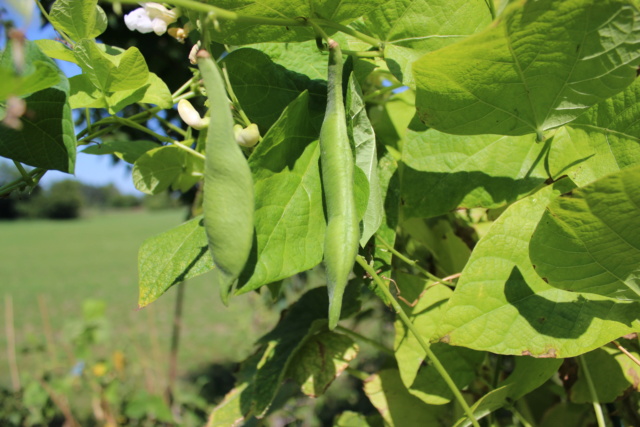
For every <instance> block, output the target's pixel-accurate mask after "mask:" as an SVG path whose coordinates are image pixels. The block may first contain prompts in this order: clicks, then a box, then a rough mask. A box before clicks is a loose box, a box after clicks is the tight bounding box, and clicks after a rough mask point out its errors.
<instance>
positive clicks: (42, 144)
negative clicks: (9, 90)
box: [0, 41, 76, 173]
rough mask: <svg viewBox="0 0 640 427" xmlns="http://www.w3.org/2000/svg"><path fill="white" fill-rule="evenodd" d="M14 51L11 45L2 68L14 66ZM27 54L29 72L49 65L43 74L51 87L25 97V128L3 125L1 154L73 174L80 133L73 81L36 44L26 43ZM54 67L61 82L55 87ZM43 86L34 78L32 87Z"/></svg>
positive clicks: (1, 127) (58, 81) (4, 53)
mask: <svg viewBox="0 0 640 427" xmlns="http://www.w3.org/2000/svg"><path fill="white" fill-rule="evenodd" d="M12 50H13V49H11V48H10V45H9V46H8V48H7V49H5V51H4V52H3V55H2V58H1V59H0V69H8V68H9V69H12V65H10V64H13V58H12ZM24 57H25V69H24V73H25V75H27V76H29V75H32V74H33V73H35V72H36V70H37V69H44V68H43V67H46V71H44V73H43V74H42V75H41V76H42V77H43V82H44V83H46V84H44V86H50V87H47V88H46V89H43V90H39V91H37V92H35V93H32V94H31V95H29V96H28V97H26V98H25V101H26V104H27V113H26V114H25V115H24V116H22V117H21V118H20V121H21V123H22V129H20V130H17V129H12V128H9V127H6V126H3V125H0V156H3V157H7V158H10V159H13V160H16V161H18V162H21V163H25V164H27V165H30V166H35V167H40V168H44V169H55V170H59V171H62V172H67V173H73V171H74V167H75V160H76V136H75V130H74V127H73V120H72V117H71V108H70V107H69V81H68V80H67V78H66V76H65V75H64V73H63V72H62V71H60V70H58V68H57V67H56V65H55V63H54V62H53V61H52V60H51V59H50V58H49V57H47V56H46V55H44V54H43V53H42V52H40V50H39V49H38V47H37V46H36V45H35V44H34V43H32V42H29V41H27V42H26V43H25V45H24ZM41 64H47V65H41ZM53 70H57V76H56V79H57V83H56V84H54V85H53V86H51V85H50V84H51V83H52V82H53V73H52V71H53ZM38 75H40V74H38ZM42 86H43V85H42V84H40V83H39V82H35V81H34V82H31V83H30V84H29V86H28V87H29V88H30V89H29V90H33V89H37V88H40V87H42ZM5 90H6V88H5V86H4V85H2V92H5Z"/></svg>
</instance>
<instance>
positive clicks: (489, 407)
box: [455, 357, 562, 427]
mask: <svg viewBox="0 0 640 427" xmlns="http://www.w3.org/2000/svg"><path fill="white" fill-rule="evenodd" d="M561 364H562V360H544V359H534V358H531V357H518V358H517V359H516V367H515V369H514V370H513V372H512V373H511V375H509V377H507V379H506V380H504V381H502V382H501V383H499V384H498V387H497V388H496V389H494V390H492V391H491V392H489V393H487V394H485V395H484V396H482V398H481V399H480V400H478V401H477V402H476V403H475V404H474V405H473V406H472V407H471V410H472V411H473V414H474V415H475V417H476V419H480V418H483V417H485V416H487V415H489V414H490V413H491V412H493V411H495V410H496V409H499V408H502V407H503V406H505V405H510V404H511V403H513V402H515V401H516V400H518V399H520V398H521V397H523V396H524V395H526V394H527V393H529V392H531V391H533V390H535V389H536V388H538V387H540V386H541V385H542V384H544V383H545V382H546V381H547V380H548V379H549V378H551V376H552V375H553V374H555V373H556V372H557V370H558V368H559V367H560V365H561ZM470 425H471V421H469V420H468V419H467V418H466V417H465V418H462V419H461V420H459V421H458V422H457V423H456V424H455V427H461V426H464V427H468V426H470Z"/></svg>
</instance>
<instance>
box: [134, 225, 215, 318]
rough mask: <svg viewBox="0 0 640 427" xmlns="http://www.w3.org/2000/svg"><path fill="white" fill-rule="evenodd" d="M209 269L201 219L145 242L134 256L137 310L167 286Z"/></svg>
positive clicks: (211, 265)
mask: <svg viewBox="0 0 640 427" xmlns="http://www.w3.org/2000/svg"><path fill="white" fill-rule="evenodd" d="M212 268H213V260H212V259H211V254H210V253H209V246H208V243H207V235H206V233H205V231H204V223H203V220H202V216H198V217H196V218H194V219H192V220H191V221H188V222H185V223H184V224H182V225H180V226H179V227H176V228H173V229H171V230H169V231H165V232H164V233H162V234H159V235H157V236H154V237H151V238H149V239H147V240H145V241H144V243H142V246H140V250H139V252H138V275H139V289H140V296H139V298H138V307H144V306H146V305H149V304H151V303H152V302H153V301H155V300H156V299H158V297H160V295H162V294H164V293H165V292H166V291H167V290H168V289H169V288H170V287H171V286H173V285H176V284H178V283H180V282H183V281H185V280H187V279H190V278H192V277H196V276H199V275H201V274H203V273H206V272H207V271H209V270H211V269H212Z"/></svg>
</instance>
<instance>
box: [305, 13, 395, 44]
mask: <svg viewBox="0 0 640 427" xmlns="http://www.w3.org/2000/svg"><path fill="white" fill-rule="evenodd" d="M310 21H311V20H310ZM313 22H315V23H316V24H321V25H324V26H325V27H330V28H333V29H335V30H338V31H340V32H342V33H345V34H348V35H350V36H352V37H355V38H357V39H360V40H362V41H363V42H365V43H368V44H370V45H371V46H375V47H377V48H380V47H382V45H383V42H382V40H380V39H377V38H375V37H371V36H369V35H366V34H364V33H361V32H360V31H357V30H354V29H353V28H351V27H347V26H346V25H342V24H338V23H337V22H333V21H329V20H326V19H314V20H313Z"/></svg>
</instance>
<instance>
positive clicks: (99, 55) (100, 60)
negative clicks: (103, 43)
mask: <svg viewBox="0 0 640 427" xmlns="http://www.w3.org/2000/svg"><path fill="white" fill-rule="evenodd" d="M73 52H74V54H75V56H76V58H77V59H78V63H79V65H80V67H81V68H82V71H84V73H85V74H86V76H87V78H88V79H89V81H91V83H92V84H93V85H94V86H95V87H97V88H98V89H100V90H101V91H102V92H103V93H104V94H108V93H111V92H117V91H123V90H136V89H138V88H140V87H141V86H143V85H144V84H145V83H147V81H148V80H149V69H148V68H147V63H146V62H145V60H144V57H143V56H142V54H141V53H140V51H139V50H138V49H137V48H135V47H130V48H129V49H127V50H126V51H125V52H124V53H119V54H117V55H112V54H109V53H108V52H105V51H102V50H101V49H100V48H98V46H97V44H96V43H95V42H94V41H93V40H86V39H85V40H82V41H80V42H79V43H77V44H76V45H75V47H74V48H73Z"/></svg>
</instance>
